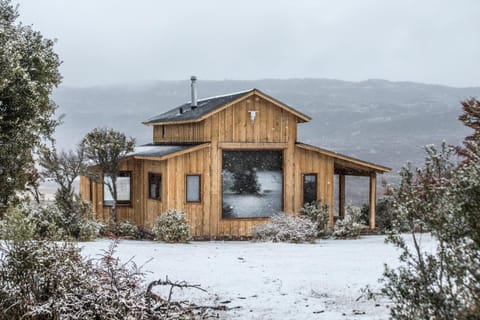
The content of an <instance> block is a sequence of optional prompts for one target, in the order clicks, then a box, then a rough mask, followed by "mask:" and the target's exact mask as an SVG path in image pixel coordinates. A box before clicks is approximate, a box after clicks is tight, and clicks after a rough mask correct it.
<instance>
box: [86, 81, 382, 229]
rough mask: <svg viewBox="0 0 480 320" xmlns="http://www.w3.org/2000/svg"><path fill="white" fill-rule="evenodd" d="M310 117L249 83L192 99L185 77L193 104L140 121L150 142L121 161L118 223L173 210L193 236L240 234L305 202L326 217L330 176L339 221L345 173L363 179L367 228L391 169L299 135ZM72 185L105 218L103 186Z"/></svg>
mask: <svg viewBox="0 0 480 320" xmlns="http://www.w3.org/2000/svg"><path fill="white" fill-rule="evenodd" d="M309 120H310V118H309V117H308V116H306V115H305V114H303V113H301V112H299V111H297V110H295V109H293V108H292V107H290V106H288V105H286V104H284V103H282V102H280V101H278V100H276V99H275V98H273V97H270V96H269V95H267V94H265V93H263V92H261V91H260V90H257V89H252V90H248V91H244V92H239V93H232V94H227V95H223V96H217V97H212V98H206V99H201V100H198V101H197V99H196V91H195V88H194V81H193V80H192V101H191V102H188V103H185V104H183V105H181V106H179V107H176V108H174V109H172V110H170V111H168V112H165V113H163V114H160V115H158V116H154V117H152V118H150V119H148V120H147V121H145V122H144V124H145V125H148V126H151V127H152V133H153V142H152V143H151V144H148V145H145V146H139V147H137V148H136V149H135V151H134V152H133V153H131V154H129V155H128V156H127V157H126V158H125V159H124V161H123V165H122V169H121V170H122V171H121V173H120V177H119V179H118V189H119V192H118V205H117V215H118V218H119V220H124V219H127V220H129V221H130V222H132V223H134V224H136V225H140V226H151V225H152V224H153V223H154V221H155V220H156V219H157V217H158V216H159V215H161V214H162V213H163V212H165V211H167V210H169V209H178V210H182V211H184V212H185V213H186V215H187V220H188V222H189V225H190V228H191V233H192V235H193V236H194V237H197V238H209V239H216V238H229V237H233V238H236V237H248V236H250V235H251V229H252V226H254V225H256V224H259V223H264V222H266V221H268V220H269V218H270V217H271V216H272V215H273V214H275V213H277V212H280V211H283V212H286V213H289V214H297V213H298V212H299V210H300V208H301V207H302V206H303V204H304V203H305V202H310V201H314V200H321V201H323V202H324V203H326V204H328V205H329V208H330V222H331V223H333V221H334V210H333V208H334V194H335V192H334V176H335V175H338V177H339V178H338V190H339V192H338V193H339V209H338V215H339V216H340V217H342V216H343V214H344V207H345V200H344V199H345V176H347V175H352V176H366V177H369V178H370V179H369V186H368V187H369V190H370V227H371V228H375V202H376V185H377V182H376V181H377V180H376V175H377V173H380V174H382V173H384V172H388V171H389V170H390V169H389V168H387V167H384V166H380V165H377V164H373V163H370V162H366V161H362V160H359V159H355V158H352V157H348V156H345V155H341V154H338V153H335V152H332V151H328V150H325V149H322V148H319V147H316V146H312V145H308V144H304V143H301V142H299V141H297V125H298V124H301V123H304V122H307V121H309ZM80 189H81V195H82V198H83V199H85V200H89V201H91V202H92V204H93V208H94V215H95V218H97V219H100V220H104V221H107V220H108V219H109V217H110V209H111V208H110V206H109V204H110V203H111V202H110V201H111V195H110V194H109V192H108V191H107V190H106V188H105V187H104V186H103V185H102V184H101V183H95V182H93V181H90V180H89V179H88V178H86V177H81V183H80Z"/></svg>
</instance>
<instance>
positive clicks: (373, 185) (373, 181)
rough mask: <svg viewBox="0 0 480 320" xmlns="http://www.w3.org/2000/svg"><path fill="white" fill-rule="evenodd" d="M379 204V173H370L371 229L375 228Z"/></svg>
mask: <svg viewBox="0 0 480 320" xmlns="http://www.w3.org/2000/svg"><path fill="white" fill-rule="evenodd" d="M376 205H377V174H376V173H375V172H373V173H371V174H370V229H375V214H376V209H377V208H376Z"/></svg>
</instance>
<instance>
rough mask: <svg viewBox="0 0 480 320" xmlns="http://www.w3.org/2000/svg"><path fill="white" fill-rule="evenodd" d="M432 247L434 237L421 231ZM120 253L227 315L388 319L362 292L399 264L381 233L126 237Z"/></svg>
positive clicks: (92, 252) (89, 247) (86, 247)
mask: <svg viewBox="0 0 480 320" xmlns="http://www.w3.org/2000/svg"><path fill="white" fill-rule="evenodd" d="M423 242H424V244H425V245H426V246H427V247H432V245H433V242H432V240H431V238H430V237H429V236H427V235H425V236H423ZM109 245H110V241H109V240H98V241H95V242H89V243H81V244H80V246H82V247H83V251H82V252H83V253H84V255H85V256H90V257H95V256H96V255H97V254H100V253H101V252H102V250H103V249H106V248H107V247H108V246H109ZM116 254H117V256H118V257H120V259H121V260H122V261H128V260H129V259H131V258H133V261H135V263H137V265H142V264H144V263H145V262H147V261H148V260H150V259H152V260H151V261H149V262H148V263H147V264H146V265H145V266H144V270H145V271H149V273H147V281H150V280H155V279H158V278H163V279H164V278H165V276H168V278H169V279H170V280H172V281H176V280H186V281H188V282H189V283H191V284H200V285H201V286H202V287H203V288H205V289H206V290H207V291H208V293H203V292H201V291H196V290H191V291H188V292H184V295H183V296H182V295H181V292H178V294H176V295H175V296H176V297H181V298H182V297H183V298H185V299H186V298H187V297H194V301H195V302H198V303H204V304H208V305H212V304H221V303H222V302H223V304H225V305H226V306H228V307H230V308H234V307H237V308H234V309H232V310H230V311H228V312H227V313H226V314H225V318H227V319H368V320H371V319H387V318H388V313H389V310H388V301H386V300H380V301H372V300H366V299H365V298H360V299H359V300H358V301H357V298H358V297H360V296H361V291H360V289H361V288H363V287H365V286H366V285H370V287H371V288H372V289H376V290H378V289H379V288H380V285H379V284H378V282H377V280H378V278H380V277H381V275H382V271H383V264H384V263H387V264H389V265H390V266H395V265H397V264H398V254H399V252H398V251H397V250H396V249H395V248H394V247H393V246H392V245H389V244H385V243H384V237H383V236H368V237H363V238H361V239H359V240H322V241H319V242H318V243H316V244H288V243H254V242H237V241H229V242H227V241H226V242H220V241H212V242H192V243H190V244H165V243H159V242H149V241H127V240H124V241H121V242H120V243H119V245H118V248H117V253H116Z"/></svg>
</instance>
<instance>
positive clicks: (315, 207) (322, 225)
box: [300, 201, 331, 237]
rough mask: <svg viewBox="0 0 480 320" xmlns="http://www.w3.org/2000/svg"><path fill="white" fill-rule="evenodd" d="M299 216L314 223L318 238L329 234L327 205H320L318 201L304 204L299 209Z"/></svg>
mask: <svg viewBox="0 0 480 320" xmlns="http://www.w3.org/2000/svg"><path fill="white" fill-rule="evenodd" d="M300 214H301V215H303V216H305V217H307V218H309V219H310V220H311V221H312V222H314V223H316V225H317V232H318V233H317V236H318V237H325V236H328V235H329V234H330V233H331V228H330V226H329V219H330V218H329V208H328V204H322V203H321V202H320V201H313V202H310V203H305V204H304V205H303V207H302V208H301V209H300Z"/></svg>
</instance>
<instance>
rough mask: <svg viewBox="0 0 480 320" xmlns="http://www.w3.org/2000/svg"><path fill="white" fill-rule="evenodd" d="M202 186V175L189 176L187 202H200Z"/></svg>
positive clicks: (187, 179) (187, 180) (187, 178)
mask: <svg viewBox="0 0 480 320" xmlns="http://www.w3.org/2000/svg"><path fill="white" fill-rule="evenodd" d="M200 185H201V179H200V175H198V174H195V175H193V174H192V175H187V177H186V187H187V192H186V193H187V194H186V198H187V199H186V200H187V202H200V194H201V192H200Z"/></svg>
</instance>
